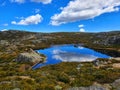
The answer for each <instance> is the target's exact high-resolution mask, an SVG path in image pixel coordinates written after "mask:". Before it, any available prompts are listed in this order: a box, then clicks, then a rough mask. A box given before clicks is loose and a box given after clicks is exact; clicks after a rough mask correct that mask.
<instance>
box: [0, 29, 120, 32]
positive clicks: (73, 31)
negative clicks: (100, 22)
mask: <svg viewBox="0 0 120 90" xmlns="http://www.w3.org/2000/svg"><path fill="white" fill-rule="evenodd" d="M5 31H21V32H22V31H23V32H33V33H101V32H120V30H109V31H99V32H92V31H91V32H79V31H72V32H67V31H58V32H57V31H56V32H52V31H51V32H39V31H29V30H20V29H18V30H15V29H8V30H0V32H5Z"/></svg>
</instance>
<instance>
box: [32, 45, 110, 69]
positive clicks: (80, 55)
mask: <svg viewBox="0 0 120 90" xmlns="http://www.w3.org/2000/svg"><path fill="white" fill-rule="evenodd" d="M37 52H39V53H42V54H44V55H46V57H47V60H46V62H45V63H43V64H37V65H35V66H34V67H33V69H36V68H39V67H42V66H46V65H50V64H57V63H60V62H85V61H93V60H95V59H97V58H110V56H107V55H105V54H102V53H99V52H96V51H94V50H92V49H89V48H85V47H82V46H77V47H75V46H74V45H56V46H52V47H50V48H46V49H40V50H37Z"/></svg>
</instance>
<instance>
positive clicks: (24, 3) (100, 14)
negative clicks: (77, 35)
mask: <svg viewBox="0 0 120 90" xmlns="http://www.w3.org/2000/svg"><path fill="white" fill-rule="evenodd" d="M0 12H1V14H0V30H6V29H7V30H8V29H15V30H27V31H30V32H106V31H111V30H113V31H114V30H120V1H119V0H108V1H106V0H102V1H101V0H1V1H0Z"/></svg>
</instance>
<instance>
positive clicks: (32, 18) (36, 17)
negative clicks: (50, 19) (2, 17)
mask: <svg viewBox="0 0 120 90" xmlns="http://www.w3.org/2000/svg"><path fill="white" fill-rule="evenodd" d="M42 19H43V18H42V16H41V15H40V14H36V15H32V16H29V17H27V18H24V19H21V20H20V21H19V22H16V21H12V22H11V24H15V25H31V24H38V23H40V22H41V21H42Z"/></svg>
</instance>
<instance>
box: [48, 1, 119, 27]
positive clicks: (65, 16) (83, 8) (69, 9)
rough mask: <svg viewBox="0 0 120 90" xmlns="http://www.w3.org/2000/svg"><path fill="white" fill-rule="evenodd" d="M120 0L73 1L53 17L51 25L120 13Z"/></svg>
mask: <svg viewBox="0 0 120 90" xmlns="http://www.w3.org/2000/svg"><path fill="white" fill-rule="evenodd" d="M118 6H120V0H73V1H70V2H69V3H68V5H67V6H66V7H64V8H62V11H61V13H59V14H55V15H54V16H52V17H51V22H50V24H51V25H61V24H65V23H69V22H75V21H80V20H85V19H92V18H94V17H97V16H99V15H101V14H104V13H110V12H114V11H118V10H119V7H118Z"/></svg>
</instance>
